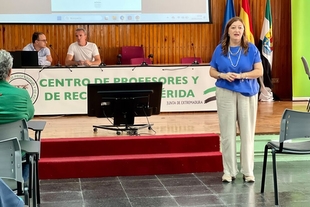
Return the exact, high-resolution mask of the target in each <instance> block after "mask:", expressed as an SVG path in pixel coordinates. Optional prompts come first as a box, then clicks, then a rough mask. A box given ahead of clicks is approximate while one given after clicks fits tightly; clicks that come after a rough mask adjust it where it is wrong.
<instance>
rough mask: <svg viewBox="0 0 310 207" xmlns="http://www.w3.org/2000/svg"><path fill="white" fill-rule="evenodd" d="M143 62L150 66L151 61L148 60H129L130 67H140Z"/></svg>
mask: <svg viewBox="0 0 310 207" xmlns="http://www.w3.org/2000/svg"><path fill="white" fill-rule="evenodd" d="M143 62H145V63H147V64H152V61H151V59H150V58H131V59H130V64H131V65H141V64H142V63H143Z"/></svg>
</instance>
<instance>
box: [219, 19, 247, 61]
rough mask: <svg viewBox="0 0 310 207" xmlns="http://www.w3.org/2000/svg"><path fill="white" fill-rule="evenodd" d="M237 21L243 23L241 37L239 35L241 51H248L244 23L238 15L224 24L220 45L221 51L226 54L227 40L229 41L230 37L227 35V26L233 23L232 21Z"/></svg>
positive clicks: (245, 52)
mask: <svg viewBox="0 0 310 207" xmlns="http://www.w3.org/2000/svg"><path fill="white" fill-rule="evenodd" d="M237 21H240V22H241V23H242V25H243V28H244V30H243V34H242V37H241V44H240V46H241V47H242V49H243V51H244V54H247V52H248V49H249V42H248V39H247V37H246V31H245V25H244V23H243V20H242V19H241V18H240V17H233V18H231V19H230V20H229V21H228V22H227V24H226V26H225V30H224V34H223V36H222V40H221V45H222V53H223V54H224V55H225V56H227V53H228V47H229V41H230V37H229V35H228V30H229V27H230V26H231V25H232V24H233V23H234V22H237Z"/></svg>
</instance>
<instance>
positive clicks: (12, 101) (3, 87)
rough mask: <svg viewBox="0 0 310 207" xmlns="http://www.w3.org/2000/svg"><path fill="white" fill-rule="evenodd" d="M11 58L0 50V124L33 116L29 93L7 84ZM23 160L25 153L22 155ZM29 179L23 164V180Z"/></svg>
mask: <svg viewBox="0 0 310 207" xmlns="http://www.w3.org/2000/svg"><path fill="white" fill-rule="evenodd" d="M12 66H13V57H12V56H11V54H10V53H9V52H7V51H5V50H0V124H6V123H11V122H15V121H18V120H22V119H25V120H26V121H29V120H30V119H32V118H33V116H34V106H33V104H32V101H31V98H30V96H29V93H28V91H27V90H25V89H21V88H17V87H15V86H13V85H11V84H10V83H9V80H10V76H11V73H12ZM23 159H25V153H23ZM28 177H29V165H28V164H23V178H24V181H27V180H28Z"/></svg>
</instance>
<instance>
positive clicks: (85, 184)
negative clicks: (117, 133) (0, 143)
mask: <svg viewBox="0 0 310 207" xmlns="http://www.w3.org/2000/svg"><path fill="white" fill-rule="evenodd" d="M102 170H104V169H102ZM261 171H262V163H255V176H256V182H255V183H244V182H243V180H242V175H241V174H239V175H238V176H237V179H236V180H235V181H233V183H222V182H221V176H222V173H193V174H176V175H151V176H132V177H104V178H92V179H88V178H82V179H66V180H41V183H40V185H41V204H40V206H41V207H176V206H179V207H180V206H182V207H185V206H186V207H194V206H195V207H203V206H214V207H220V206H221V207H224V206H230V207H232V206H236V207H237V206H238V207H252V206H253V207H263V206H264V207H265V206H274V194H273V192H274V191H273V181H272V168H271V165H270V163H269V164H268V168H267V178H266V188H265V193H264V194H261V193H260V186H261ZM278 188H279V203H280V205H279V206H281V207H306V206H309V203H310V196H309V195H310V162H309V161H295V162H284V161H283V162H278Z"/></svg>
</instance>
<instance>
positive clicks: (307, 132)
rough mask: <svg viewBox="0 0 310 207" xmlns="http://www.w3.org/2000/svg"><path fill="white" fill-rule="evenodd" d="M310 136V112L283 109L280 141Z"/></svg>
mask: <svg viewBox="0 0 310 207" xmlns="http://www.w3.org/2000/svg"><path fill="white" fill-rule="evenodd" d="M305 138H310V113H308V112H304V111H295V110H292V109H285V110H284V112H283V115H282V119H281V125H280V140H279V141H280V143H283V142H284V141H286V140H292V139H305Z"/></svg>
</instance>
